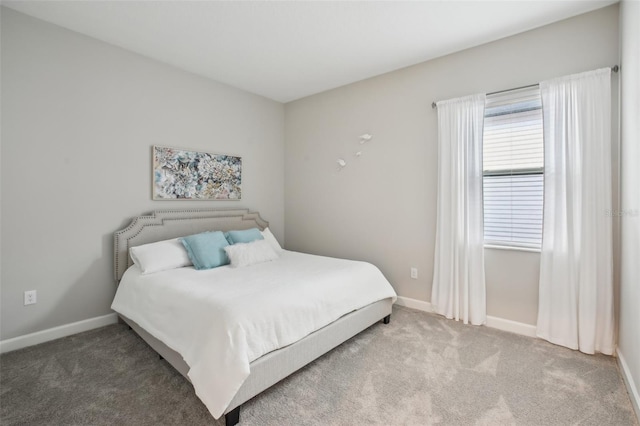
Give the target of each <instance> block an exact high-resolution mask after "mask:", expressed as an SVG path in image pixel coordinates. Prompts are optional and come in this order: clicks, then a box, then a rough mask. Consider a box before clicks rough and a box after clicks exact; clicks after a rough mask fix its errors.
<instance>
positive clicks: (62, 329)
mask: <svg viewBox="0 0 640 426" xmlns="http://www.w3.org/2000/svg"><path fill="white" fill-rule="evenodd" d="M117 322H118V314H115V313H113V314H107V315H103V316H101V317H95V318H89V319H86V320H82V321H78V322H73V323H71V324H65V325H61V326H58V327H53V328H49V329H47V330H42V331H37V332H35V333H31V334H25V335H24V336H18V337H14V338H12V339H6V340H0V353H5V352H10V351H15V350H16V349H22V348H26V347H27V346H33V345H37V344H39V343H44V342H48V341H50V340H55V339H59V338H61V337H66V336H71V335H72V334H77V333H82V332H83V331H88V330H93V329H94V328H99V327H103V326H105V325H110V324H115V323H117Z"/></svg>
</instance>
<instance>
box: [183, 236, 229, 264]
mask: <svg viewBox="0 0 640 426" xmlns="http://www.w3.org/2000/svg"><path fill="white" fill-rule="evenodd" d="M180 240H181V241H182V245H183V246H184V248H186V249H187V254H188V255H189V259H191V262H192V263H193V266H195V268H196V269H198V270H200V269H213V268H217V267H218V266H222V265H228V264H229V257H228V256H227V253H226V252H225V251H224V248H225V247H226V246H228V245H229V242H228V241H227V239H226V238H225V237H224V234H223V233H222V232H220V231H215V232H203V233H202V234H195V235H189V236H188V237H182V238H181V239H180Z"/></svg>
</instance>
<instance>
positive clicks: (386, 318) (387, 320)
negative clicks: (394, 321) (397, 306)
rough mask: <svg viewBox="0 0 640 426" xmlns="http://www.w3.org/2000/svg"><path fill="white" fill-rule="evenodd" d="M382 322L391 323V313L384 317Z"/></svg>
mask: <svg viewBox="0 0 640 426" xmlns="http://www.w3.org/2000/svg"><path fill="white" fill-rule="evenodd" d="M382 322H383V323H385V324H389V323H390V322H391V314H389V315H387V316H386V317H384V318H383V319H382Z"/></svg>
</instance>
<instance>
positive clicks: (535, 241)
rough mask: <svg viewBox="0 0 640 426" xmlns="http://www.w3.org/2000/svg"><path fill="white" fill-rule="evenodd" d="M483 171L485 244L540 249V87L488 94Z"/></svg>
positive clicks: (542, 164)
mask: <svg viewBox="0 0 640 426" xmlns="http://www.w3.org/2000/svg"><path fill="white" fill-rule="evenodd" d="M482 169H483V187H484V240H485V244H486V245H499V246H509V247H526V248H534V249H539V248H540V246H541V243H542V207H543V173H544V145H543V131H542V102H541V99H540V90H539V88H538V86H535V87H531V88H524V89H517V90H510V91H508V92H502V93H497V94H494V95H488V96H487V100H486V105H485V116H484V135H483V168H482Z"/></svg>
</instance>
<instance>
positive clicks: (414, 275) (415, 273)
mask: <svg viewBox="0 0 640 426" xmlns="http://www.w3.org/2000/svg"><path fill="white" fill-rule="evenodd" d="M411 279H413V280H417V279H418V268H411Z"/></svg>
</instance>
